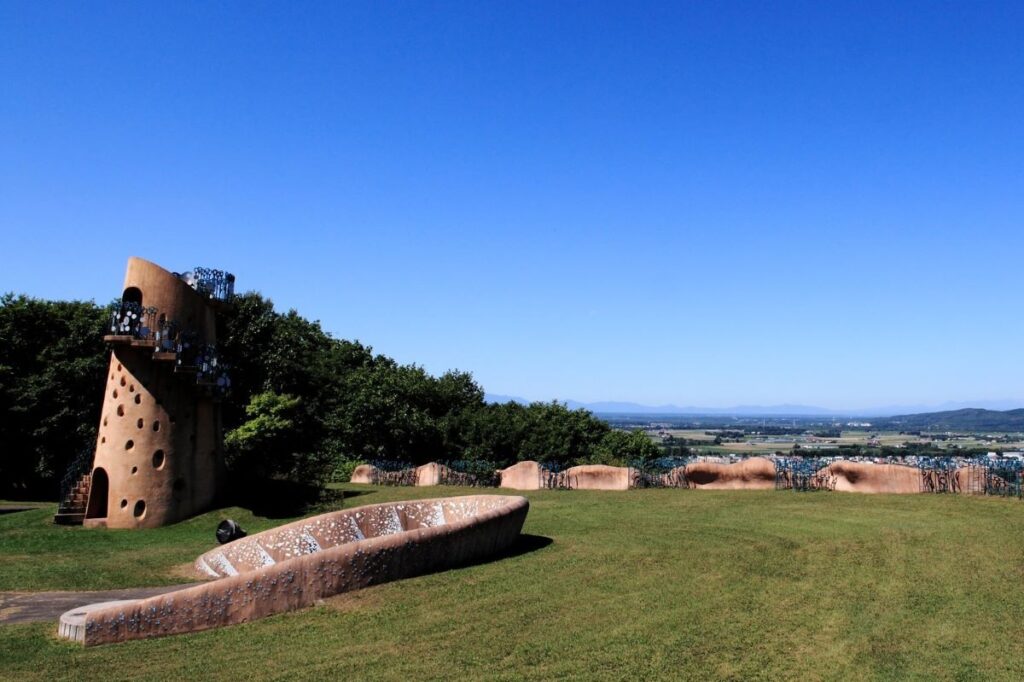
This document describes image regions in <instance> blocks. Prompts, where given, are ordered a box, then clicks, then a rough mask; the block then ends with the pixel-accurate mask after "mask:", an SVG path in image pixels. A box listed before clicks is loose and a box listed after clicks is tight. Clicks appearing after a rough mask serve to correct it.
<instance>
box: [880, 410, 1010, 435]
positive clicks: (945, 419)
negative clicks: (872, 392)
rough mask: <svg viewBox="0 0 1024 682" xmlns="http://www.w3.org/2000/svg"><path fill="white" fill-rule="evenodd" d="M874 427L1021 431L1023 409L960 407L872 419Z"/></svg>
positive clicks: (927, 429)
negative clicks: (943, 410)
mask: <svg viewBox="0 0 1024 682" xmlns="http://www.w3.org/2000/svg"><path fill="white" fill-rule="evenodd" d="M872 426H873V427H874V428H879V429H886V430H894V431H895V430H900V431H1024V409H1018V410H1005V411H1002V412H1001V411H998V410H979V409H973V408H968V409H963V410H949V411H946V412H928V413H925V414H904V415H896V416H894V417H883V418H881V419H876V420H873V423H872Z"/></svg>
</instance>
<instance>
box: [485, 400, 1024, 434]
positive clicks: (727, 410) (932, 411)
mask: <svg viewBox="0 0 1024 682" xmlns="http://www.w3.org/2000/svg"><path fill="white" fill-rule="evenodd" d="M485 400H487V402H490V403H508V402H515V403H521V404H523V405H526V404H529V403H530V402H531V401H529V400H526V399H524V398H519V397H516V396H509V395H496V394H490V393H489V394H487V395H486V396H485ZM562 402H565V403H566V405H568V406H569V407H570V408H571V409H579V408H583V409H586V410H590V411H591V412H593V413H595V414H620V415H621V414H643V415H647V414H649V415H674V416H679V415H686V416H689V415H693V416H707V415H715V416H737V417H872V418H876V417H892V418H896V417H901V418H904V419H906V418H908V417H909V416H915V417H932V416H934V415H956V414H958V413H966V412H972V411H973V412H992V413H994V414H1004V413H1005V412H1004V411H1006V410H1009V411H1017V410H1019V409H1020V408H1024V400H978V401H972V402H947V403H942V404H939V405H889V406H884V407H872V408H864V409H855V410H832V409H828V408H824V407H814V406H812V405H789V404H784V405H737V406H735V407H695V406H679V405H641V404H639V403H630V402H615V401H603V402H594V403H583V402H579V401H577V400H565V401H562ZM1021 411H1022V412H1024V410H1021ZM946 418H949V419H956V417H955V416H953V417H939V419H946ZM967 419H968V421H970V419H971V418H970V417H967ZM995 419H996V420H997V421H998V418H995ZM909 428H917V427H909ZM950 428H967V427H964V426H958V427H950ZM977 428H992V427H977Z"/></svg>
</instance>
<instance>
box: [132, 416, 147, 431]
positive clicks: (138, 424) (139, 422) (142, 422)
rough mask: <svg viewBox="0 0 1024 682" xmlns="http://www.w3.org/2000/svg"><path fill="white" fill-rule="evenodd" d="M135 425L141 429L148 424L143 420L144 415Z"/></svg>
mask: <svg viewBox="0 0 1024 682" xmlns="http://www.w3.org/2000/svg"><path fill="white" fill-rule="evenodd" d="M135 425H136V426H137V427H139V428H140V429H141V428H142V427H143V426H145V425H146V422H144V421H142V417H139V420H138V421H137V422H135Z"/></svg>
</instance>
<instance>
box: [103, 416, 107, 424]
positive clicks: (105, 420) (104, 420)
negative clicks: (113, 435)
mask: <svg viewBox="0 0 1024 682" xmlns="http://www.w3.org/2000/svg"><path fill="white" fill-rule="evenodd" d="M103 425H104V426H106V425H107V418H106V417H104V418H103Z"/></svg>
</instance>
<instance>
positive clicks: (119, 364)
mask: <svg viewBox="0 0 1024 682" xmlns="http://www.w3.org/2000/svg"><path fill="white" fill-rule="evenodd" d="M117 371H118V372H120V371H121V363H120V362H119V363H117Z"/></svg>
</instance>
